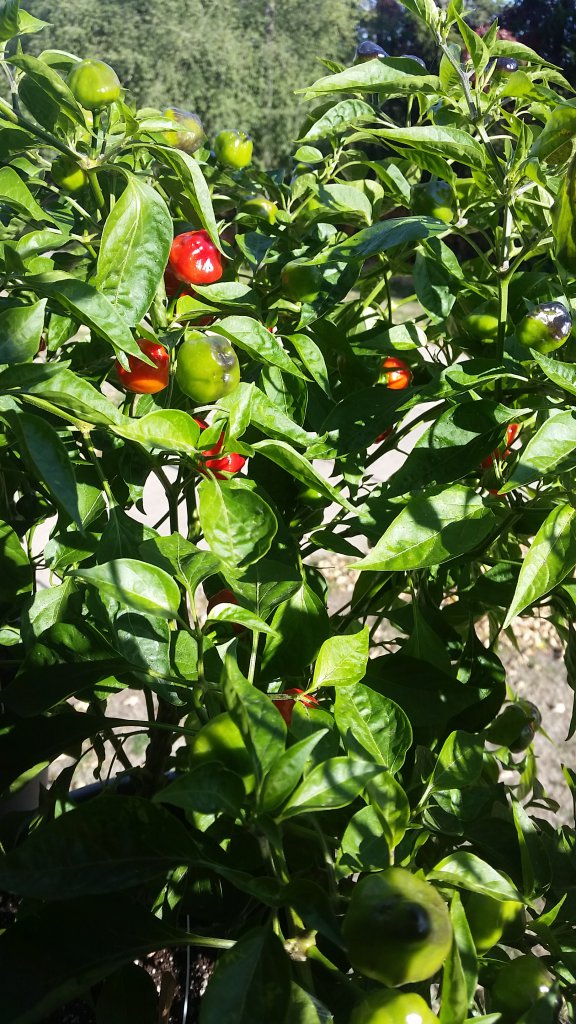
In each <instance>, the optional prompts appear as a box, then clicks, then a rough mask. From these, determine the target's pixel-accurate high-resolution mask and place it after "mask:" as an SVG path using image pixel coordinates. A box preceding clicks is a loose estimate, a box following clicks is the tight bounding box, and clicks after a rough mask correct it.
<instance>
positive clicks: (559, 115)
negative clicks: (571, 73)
mask: <svg viewBox="0 0 576 1024" xmlns="http://www.w3.org/2000/svg"><path fill="white" fill-rule="evenodd" d="M574 136H576V107H573V106H571V105H570V104H569V103H563V104H560V106H558V107H555V108H554V110H552V111H551V112H550V114H549V117H548V120H547V121H546V124H545V125H544V128H543V129H542V131H541V133H540V135H539V136H538V138H537V139H536V140H535V142H534V144H533V145H532V148H531V150H530V153H529V156H530V157H537V158H538V159H539V160H547V159H548V158H550V157H552V159H553V161H555V160H556V159H557V158H560V159H561V151H562V149H563V147H565V146H566V143H567V142H568V143H570V142H571V141H572V139H573V138H574Z"/></svg>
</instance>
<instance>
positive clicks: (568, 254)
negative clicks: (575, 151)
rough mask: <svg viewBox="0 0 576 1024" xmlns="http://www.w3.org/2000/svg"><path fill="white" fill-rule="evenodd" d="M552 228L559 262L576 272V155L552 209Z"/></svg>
mask: <svg viewBox="0 0 576 1024" xmlns="http://www.w3.org/2000/svg"><path fill="white" fill-rule="evenodd" d="M552 230H553V232H554V241H555V243H556V255H557V257H558V260H559V262H560V263H561V264H562V265H563V266H564V267H565V268H566V270H569V271H571V272H572V273H575V272H576V157H574V158H573V160H572V163H571V164H570V167H569V168H568V171H567V174H566V176H565V178H564V179H563V181H562V184H561V186H560V191H559V192H558V195H557V197H556V201H555V203H554V208H553V210H552Z"/></svg>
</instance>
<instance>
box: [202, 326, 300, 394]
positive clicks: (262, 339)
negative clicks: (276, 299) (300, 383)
mask: <svg viewBox="0 0 576 1024" xmlns="http://www.w3.org/2000/svg"><path fill="white" fill-rule="evenodd" d="M213 330H214V331H216V332H217V333H218V334H223V335H224V336H225V337H226V338H229V339H230V341H232V342H233V343H234V344H235V345H237V346H238V348H241V349H243V350H244V351H245V352H248V354H249V355H250V356H251V357H252V359H255V360H256V362H259V363H264V364H266V365H269V366H277V367H278V369H279V370H283V371H284V373H290V374H292V375H293V376H294V377H302V378H303V379H306V375H305V374H303V373H302V371H301V370H299V369H298V367H297V366H296V365H295V363H293V362H292V360H291V359H290V356H289V355H288V353H287V352H286V350H285V349H284V348H282V345H281V343H280V341H279V339H278V338H277V337H276V336H275V335H274V334H271V333H270V331H269V330H268V329H267V328H266V327H264V326H263V324H261V323H259V321H258V320H253V319H252V317H249V316H228V317H225V318H224V320H219V321H218V323H217V324H215V325H214V327H213Z"/></svg>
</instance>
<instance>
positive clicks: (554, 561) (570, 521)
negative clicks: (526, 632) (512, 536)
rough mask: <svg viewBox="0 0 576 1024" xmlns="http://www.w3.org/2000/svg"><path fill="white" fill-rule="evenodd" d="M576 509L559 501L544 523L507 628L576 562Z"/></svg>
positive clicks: (525, 565)
mask: <svg viewBox="0 0 576 1024" xmlns="http://www.w3.org/2000/svg"><path fill="white" fill-rule="evenodd" d="M575 520H576V509H575V508H573V507H572V505H557V506H556V508H553V509H552V511H551V512H550V515H549V516H548V517H547V518H546V520H545V521H544V522H543V523H542V526H541V527H540V529H539V530H538V533H537V534H536V536H535V537H534V540H533V541H532V544H531V545H530V548H529V550H528V552H527V553H526V555H525V557H524V561H523V562H522V567H521V569H520V575H519V577H518V583H517V585H516V590H515V592H514V597H513V598H512V604H511V605H510V608H509V610H508V612H507V614H506V620H505V622H504V625H503V627H502V628H503V629H506V627H507V626H509V625H510V623H511V622H512V619H513V618H514V617H515V616H516V615H518V614H519V612H521V611H523V610H524V608H528V606H529V605H531V604H534V603H535V601H537V600H538V599H539V598H540V597H543V596H544V594H548V593H550V591H551V590H554V587H557V586H558V584H559V583H561V582H562V580H563V579H565V578H566V576H568V574H569V573H570V572H572V570H573V569H574V566H576V521H575Z"/></svg>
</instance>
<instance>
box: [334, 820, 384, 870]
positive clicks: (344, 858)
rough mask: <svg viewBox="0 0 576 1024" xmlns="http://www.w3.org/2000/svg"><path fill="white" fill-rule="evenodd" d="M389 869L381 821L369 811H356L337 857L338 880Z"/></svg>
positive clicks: (347, 827) (343, 837)
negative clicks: (356, 874) (358, 872)
mask: <svg viewBox="0 0 576 1024" xmlns="http://www.w3.org/2000/svg"><path fill="white" fill-rule="evenodd" d="M388 867H390V851H389V849H388V843H387V841H386V837H385V835H384V833H383V829H382V820H381V818H380V816H379V814H378V813H377V811H376V810H375V809H374V808H373V807H362V808H361V809H360V810H359V811H356V814H354V815H353V816H352V817H351V818H350V821H349V822H348V825H347V826H346V830H345V832H344V835H343V836H342V843H341V846H340V851H339V854H338V863H337V872H338V875H339V877H344V878H345V877H346V876H348V875H352V874H355V873H356V872H357V871H384V870H385V869H386V868H388Z"/></svg>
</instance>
